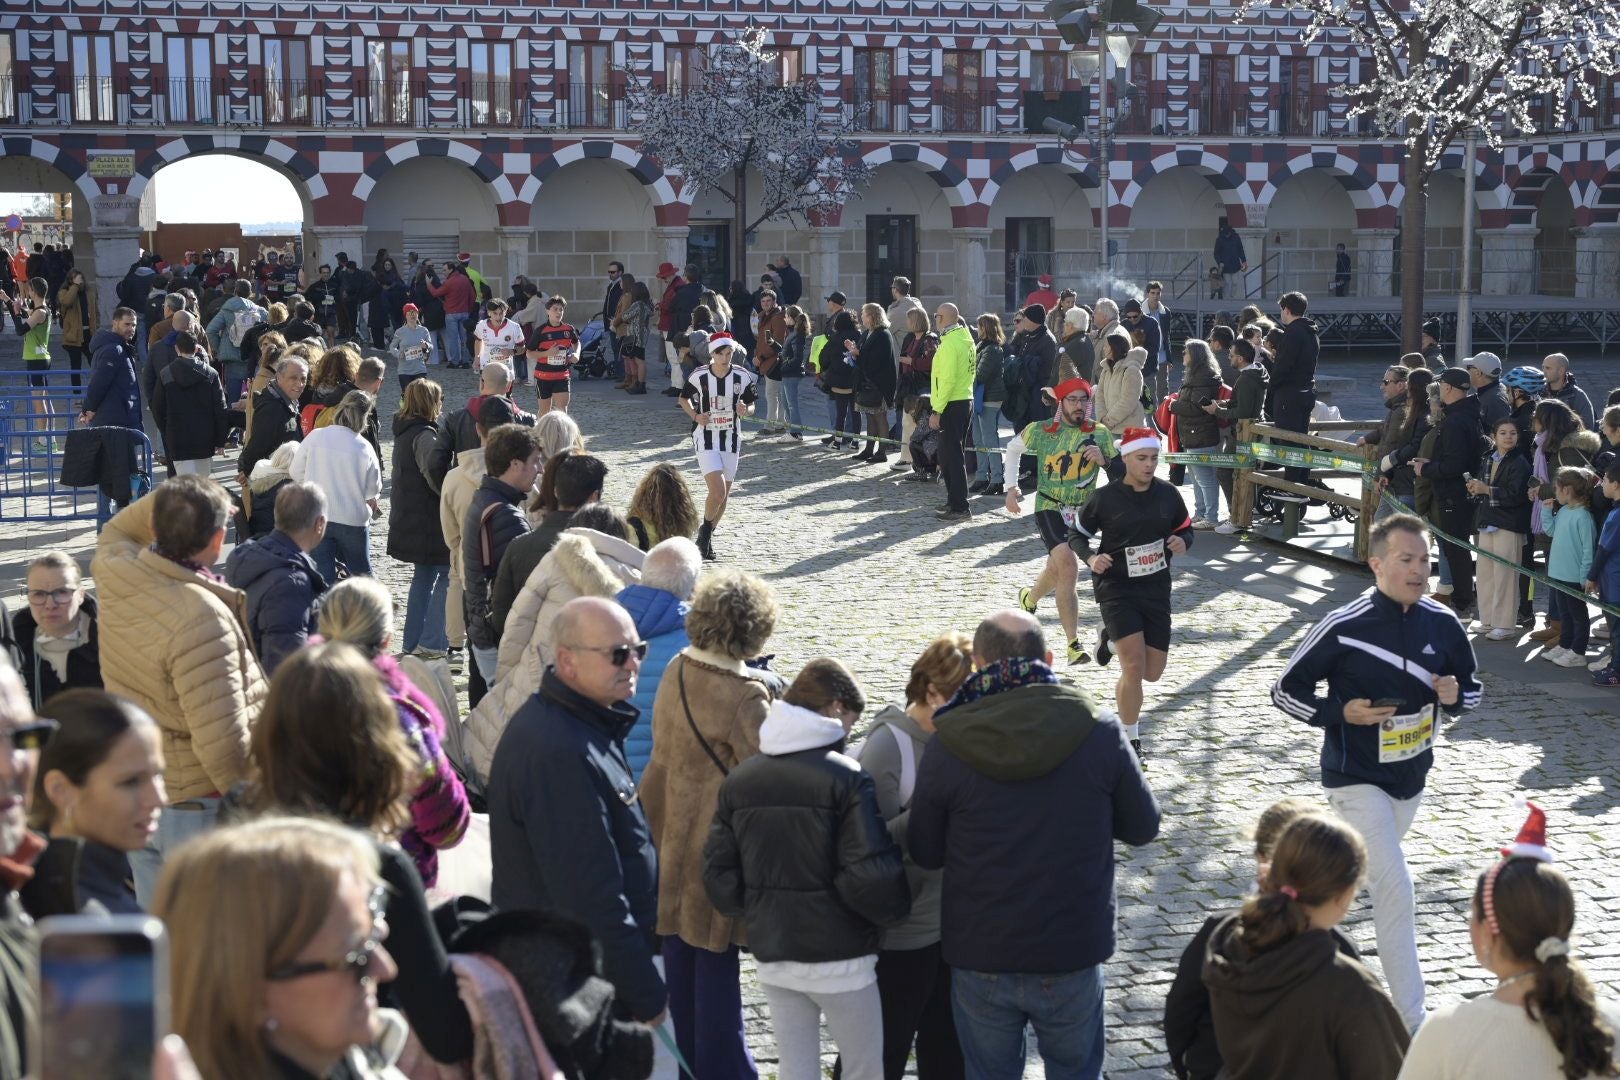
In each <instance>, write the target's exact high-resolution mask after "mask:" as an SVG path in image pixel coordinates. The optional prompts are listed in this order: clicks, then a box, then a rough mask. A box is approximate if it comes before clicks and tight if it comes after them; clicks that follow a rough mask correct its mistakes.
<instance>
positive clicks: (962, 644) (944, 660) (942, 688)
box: [906, 631, 973, 705]
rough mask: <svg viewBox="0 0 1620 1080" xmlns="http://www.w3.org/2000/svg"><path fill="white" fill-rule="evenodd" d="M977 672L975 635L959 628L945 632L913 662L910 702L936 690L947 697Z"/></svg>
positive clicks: (909, 684)
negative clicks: (973, 636) (974, 654)
mask: <svg viewBox="0 0 1620 1080" xmlns="http://www.w3.org/2000/svg"><path fill="white" fill-rule="evenodd" d="M971 674H973V639H972V638H970V637H968V636H967V635H966V634H964V633H961V632H959V631H953V632H951V633H949V634H941V635H940V636H939V637H937V638H935V639H934V640H933V641H930V642H929V643H928V647H927V648H926V649H924V650H923V651H922V655H921V656H919V657H917V659H916V660H915V661H913V662H912V665H911V676H910V677H909V678H908V679H906V704H907V705H916V704H918V703H920V702H923V701H926V700H927V698H928V691H930V690H932V691H934V692H935V693H936V694H939V695H940V696H942V697H944V698H945V699H946V700H949V699H950V696H951V695H952V694H954V693H956V691H957V690H958V689H960V688H961V686H962V684H963V683H965V682H967V677H968V676H969V675H971Z"/></svg>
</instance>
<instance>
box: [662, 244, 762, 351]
mask: <svg viewBox="0 0 1620 1080" xmlns="http://www.w3.org/2000/svg"><path fill="white" fill-rule="evenodd" d="M681 276H682V277H683V278H684V279H685V280H684V281H682V283H681V286H680V288H678V289H676V290H675V307H674V309H673V310H674V319H673V320H672V321H673V322H674V328H673V329H672V331H671V333H673V334H674V335H675V336H676V339H677V340H678V341H682V342H684V341H685V340H686V332H687V331H688V330H690V329H692V312H693V311H695V310H696V309H697V306H698V305H699V304H701V303H703V283H702V282H701V281H700V280H699V279H698V266H697V264H696V263H688V264H687V267H686V269H685V270H684V271H682V274H681ZM744 317H745V318H746V317H747V313H746V312H744ZM716 329H718V326H717V327H716Z"/></svg>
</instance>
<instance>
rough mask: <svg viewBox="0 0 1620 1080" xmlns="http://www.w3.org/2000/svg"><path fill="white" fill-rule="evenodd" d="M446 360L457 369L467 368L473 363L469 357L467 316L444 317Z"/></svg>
mask: <svg viewBox="0 0 1620 1080" xmlns="http://www.w3.org/2000/svg"><path fill="white" fill-rule="evenodd" d="M444 358H445V362H446V363H448V364H451V365H453V366H455V367H465V366H466V365H468V364H470V363H472V357H470V356H468V355H467V315H466V313H465V312H463V313H462V314H460V315H446V316H445V317H444Z"/></svg>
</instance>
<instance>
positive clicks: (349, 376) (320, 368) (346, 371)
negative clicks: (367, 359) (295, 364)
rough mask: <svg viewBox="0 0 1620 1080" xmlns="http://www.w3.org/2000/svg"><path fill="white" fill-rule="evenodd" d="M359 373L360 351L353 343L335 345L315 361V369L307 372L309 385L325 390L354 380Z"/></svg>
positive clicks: (315, 388) (312, 387)
mask: <svg viewBox="0 0 1620 1080" xmlns="http://www.w3.org/2000/svg"><path fill="white" fill-rule="evenodd" d="M358 374H360V353H359V350H357V349H356V348H355V347H354V346H353V345H336V346H333V347H332V348H330V349H327V350H326V351H325V352H324V353H322V354H321V358H320V359H319V360H317V361H315V370H313V371H311V372H310V373H309V385H310V388H311V389H314V390H326V389H329V388H331V387H334V386H342V385H343V384H344V383H352V382H354V379H355V376H356V375H358Z"/></svg>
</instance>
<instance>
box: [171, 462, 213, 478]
mask: <svg viewBox="0 0 1620 1080" xmlns="http://www.w3.org/2000/svg"><path fill="white" fill-rule="evenodd" d="M170 464H171V465H173V466H174V475H176V476H208V475H210V474H211V473H212V472H213V471H214V459H213V458H193V459H192V460H190V461H172V462H170Z"/></svg>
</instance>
